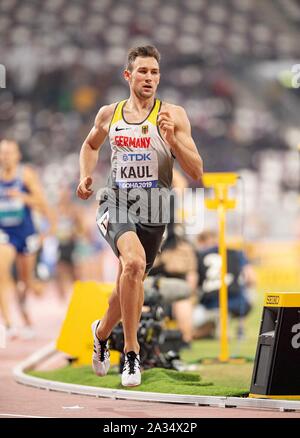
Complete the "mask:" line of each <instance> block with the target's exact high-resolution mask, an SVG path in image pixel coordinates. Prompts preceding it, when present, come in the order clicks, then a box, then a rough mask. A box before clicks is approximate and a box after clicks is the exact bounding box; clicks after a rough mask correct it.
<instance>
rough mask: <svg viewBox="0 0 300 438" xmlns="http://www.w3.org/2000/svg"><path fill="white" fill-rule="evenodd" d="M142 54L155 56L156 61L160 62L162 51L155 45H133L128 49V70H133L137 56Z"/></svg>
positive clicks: (143, 55)
mask: <svg viewBox="0 0 300 438" xmlns="http://www.w3.org/2000/svg"><path fill="white" fill-rule="evenodd" d="M138 56H140V57H142V58H155V59H156V61H157V62H158V64H159V62H160V53H159V51H158V50H157V48H156V47H154V46H139V47H133V48H131V49H130V50H129V51H128V55H127V64H126V70H130V71H131V70H132V64H133V63H134V61H135V60H136V58H137V57H138Z"/></svg>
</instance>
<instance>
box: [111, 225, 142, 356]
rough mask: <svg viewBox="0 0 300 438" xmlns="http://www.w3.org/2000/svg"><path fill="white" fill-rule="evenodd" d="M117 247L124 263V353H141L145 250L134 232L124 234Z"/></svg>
mask: <svg viewBox="0 0 300 438" xmlns="http://www.w3.org/2000/svg"><path fill="white" fill-rule="evenodd" d="M117 247H118V250H119V252H120V260H121V263H122V273H121V277H120V293H119V296H120V306H121V315H122V323H123V329H124V352H125V353H127V352H129V351H134V352H135V353H139V349H140V347H139V344H138V340H137V331H138V325H139V320H140V315H141V310H142V305H143V279H144V275H145V269H146V255H145V250H144V248H143V246H142V244H141V242H140V240H139V238H138V236H137V235H136V233H135V232H133V231H127V232H125V233H124V234H122V235H121V237H119V239H118V241H117Z"/></svg>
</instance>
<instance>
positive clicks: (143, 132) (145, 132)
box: [142, 125, 148, 135]
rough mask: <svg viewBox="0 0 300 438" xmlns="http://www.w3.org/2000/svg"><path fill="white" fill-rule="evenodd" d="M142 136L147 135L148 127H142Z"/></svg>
mask: <svg viewBox="0 0 300 438" xmlns="http://www.w3.org/2000/svg"><path fill="white" fill-rule="evenodd" d="M142 134H144V135H145V134H148V125H144V126H142Z"/></svg>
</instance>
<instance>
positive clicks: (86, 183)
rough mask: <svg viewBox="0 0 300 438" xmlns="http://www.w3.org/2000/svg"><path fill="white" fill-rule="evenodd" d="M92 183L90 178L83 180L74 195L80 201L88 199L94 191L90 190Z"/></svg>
mask: <svg viewBox="0 0 300 438" xmlns="http://www.w3.org/2000/svg"><path fill="white" fill-rule="evenodd" d="M92 183H93V179H92V178H91V177H90V176H87V177H85V178H83V179H82V180H81V181H80V183H79V185H78V187H77V190H76V194H77V196H78V198H80V199H89V197H90V196H92V194H93V193H94V190H92V189H91V185H92Z"/></svg>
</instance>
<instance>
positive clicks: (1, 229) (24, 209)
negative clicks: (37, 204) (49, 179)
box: [0, 166, 37, 253]
mask: <svg viewBox="0 0 300 438" xmlns="http://www.w3.org/2000/svg"><path fill="white" fill-rule="evenodd" d="M9 190H17V191H20V192H24V193H28V190H27V188H26V186H25V184H24V178H23V166H19V167H18V169H17V173H16V177H15V178H14V179H12V180H10V181H4V180H3V179H1V176H0V243H10V244H12V245H13V246H15V248H16V250H17V252H20V253H29V252H34V251H36V250H37V236H36V231H35V227H34V224H33V220H32V214H31V208H30V207H28V206H27V205H26V204H25V203H24V202H23V201H22V200H21V199H17V198H13V197H10V196H9V195H8V191H9Z"/></svg>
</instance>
